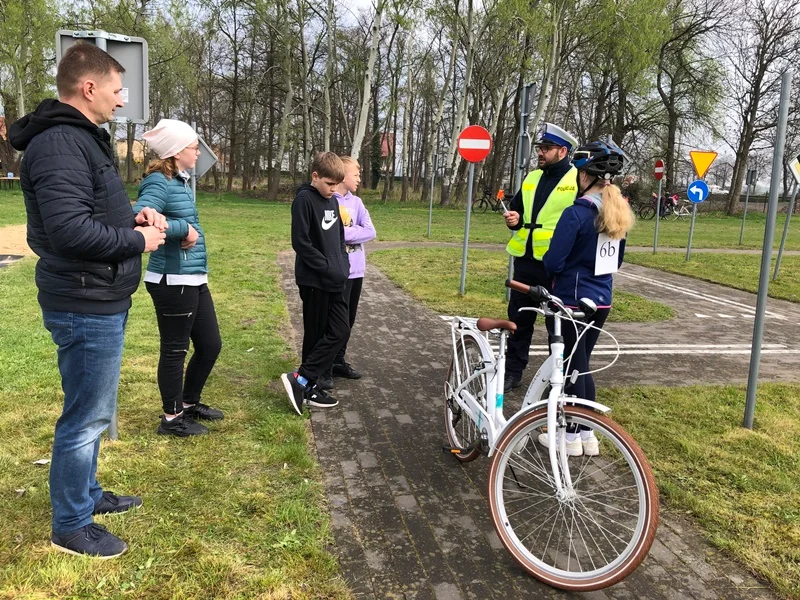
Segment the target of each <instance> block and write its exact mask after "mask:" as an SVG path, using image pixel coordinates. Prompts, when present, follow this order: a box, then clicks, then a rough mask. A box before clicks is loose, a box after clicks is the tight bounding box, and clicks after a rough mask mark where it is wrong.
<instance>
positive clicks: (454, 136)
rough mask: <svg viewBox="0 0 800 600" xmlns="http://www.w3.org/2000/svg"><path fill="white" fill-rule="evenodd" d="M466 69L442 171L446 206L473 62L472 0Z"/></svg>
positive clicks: (468, 10)
mask: <svg viewBox="0 0 800 600" xmlns="http://www.w3.org/2000/svg"><path fill="white" fill-rule="evenodd" d="M467 6H468V8H467V41H466V46H467V69H466V73H465V74H464V82H463V89H462V91H461V99H460V101H459V103H458V112H457V113H456V115H455V119H454V120H453V131H452V133H451V135H450V147H449V148H448V150H447V161H446V162H445V165H446V169H445V173H444V181H443V182H442V199H441V202H440V204H441V205H442V206H447V205H448V204H450V184H451V180H452V178H453V172H454V170H455V169H456V167H457V165H458V164H459V156H458V154H457V152H456V146H457V145H458V135H459V133H461V129H462V128H463V127H462V126H463V124H464V117H465V115H466V114H467V101H468V99H469V86H470V83H471V80H472V67H473V64H474V63H475V44H474V39H475V32H474V31H473V27H472V19H473V13H474V11H473V7H472V0H468V1H467Z"/></svg>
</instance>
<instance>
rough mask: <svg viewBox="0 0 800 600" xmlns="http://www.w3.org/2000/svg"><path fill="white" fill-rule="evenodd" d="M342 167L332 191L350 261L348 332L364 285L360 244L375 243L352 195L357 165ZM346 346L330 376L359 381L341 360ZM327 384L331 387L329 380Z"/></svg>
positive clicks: (351, 162) (346, 296)
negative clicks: (340, 180) (337, 204)
mask: <svg viewBox="0 0 800 600" xmlns="http://www.w3.org/2000/svg"><path fill="white" fill-rule="evenodd" d="M341 159H342V162H343V163H344V180H343V181H342V183H340V184H339V187H338V188H337V189H336V193H335V196H336V199H337V200H338V201H339V214H340V216H341V218H342V225H344V242H345V247H346V249H347V257H348V258H349V259H350V277H349V278H348V280H347V285H346V286H345V288H344V299H345V302H347V306H348V310H349V313H350V328H351V329H352V327H353V323H355V321H356V312H357V311H358V301H359V298H361V288H362V286H363V283H364V270H365V269H366V264H367V260H366V254H365V252H364V243H365V242H368V241H370V240H373V239H375V227H373V225H372V219H370V217H369V211H368V210H367V209H366V207H365V206H364V203H363V202H362V201H361V198H359V197H358V196H354V195H353V193H354V192H355V191H356V190H357V189H358V186H359V184H360V183H361V167H360V166H359V164H358V161H357V160H356V159H354V158H352V157H350V156H342V157H341ZM346 351H347V344H345V345H344V347H342V349H341V350H340V351H339V354H337V355H336V359H335V360H334V361H333V367H332V370H331V375H332V376H336V377H345V378H347V379H359V378H360V377H361V373H360V372H359V371H357V370H356V369H354V368H353V366H352V365H351V364H350V363H348V362H347V361H346V360H345V352H346ZM326 379H329V380H330V384H331V387H333V381H332V377H328V378H326ZM326 383H327V382H326Z"/></svg>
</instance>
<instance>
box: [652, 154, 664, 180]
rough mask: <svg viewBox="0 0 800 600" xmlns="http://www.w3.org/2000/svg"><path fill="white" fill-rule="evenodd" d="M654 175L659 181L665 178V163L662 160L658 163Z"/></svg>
mask: <svg viewBox="0 0 800 600" xmlns="http://www.w3.org/2000/svg"><path fill="white" fill-rule="evenodd" d="M653 175H655V178H656V179H657V180H659V181H660V180H661V178H662V177H664V161H663V160H661V159H660V158H659V159H658V160H657V161H656V168H655V169H653Z"/></svg>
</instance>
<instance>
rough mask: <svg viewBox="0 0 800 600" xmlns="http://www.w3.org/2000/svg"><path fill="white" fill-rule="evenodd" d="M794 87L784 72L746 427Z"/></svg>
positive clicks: (752, 411) (755, 384)
mask: <svg viewBox="0 0 800 600" xmlns="http://www.w3.org/2000/svg"><path fill="white" fill-rule="evenodd" d="M791 88H792V74H791V72H789V71H785V72H784V73H783V77H782V78H781V103H780V108H779V109H778V131H777V133H778V135H777V136H776V141H775V153H774V154H773V156H772V177H771V179H770V182H769V209H768V213H767V224H766V227H765V229H764V248H763V250H762V251H761V274H760V276H759V279H758V300H757V302H756V319H755V323H754V325H753V345H752V348H751V349H750V374H749V376H748V378H747V397H746V401H745V409H744V422H743V423H742V426H743V427H746V428H747V429H752V428H753V417H754V415H755V411H756V388H757V387H758V367H759V363H760V362H761V341H762V339H763V337H764V313H765V312H766V310H767V290H768V288H769V267H770V263H771V262H772V242H773V238H774V236H775V219H776V217H777V214H778V185H780V180H781V168H782V167H783V147H784V146H785V145H786V123H787V121H788V120H789V94H790V91H791Z"/></svg>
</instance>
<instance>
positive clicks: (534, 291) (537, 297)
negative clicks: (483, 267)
mask: <svg viewBox="0 0 800 600" xmlns="http://www.w3.org/2000/svg"><path fill="white" fill-rule="evenodd" d="M506 287H508V288H511V289H512V290H514V291H517V292H519V293H521V294H525V295H526V296H529V297H530V298H532V299H533V301H534V302H539V303H542V304H543V303H545V302H552V304H553V305H555V306H556V307H557V309H558V312H560V313H562V314H564V315H566V316H567V317H568V318H570V319H584V318H585V319H589V318H591V316H592V315H593V314H594V313H596V312H597V305H596V304H595V303H594V302H592V301H591V300H589V299H588V298H581V299H580V300H579V301H578V304H579V305H580V308H581V312H578V311H575V310H572V309H569V308H567V307H566V306H564V305H563V304H561V300H559V299H558V298H554V297H553V296H552V295H551V294H550V292H548V291H547V288H545V287H543V286H541V285H528V284H525V283H521V282H519V281H514V280H513V279H506Z"/></svg>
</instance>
